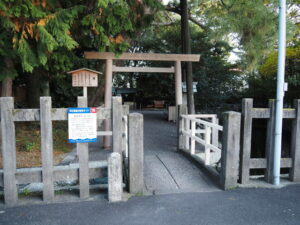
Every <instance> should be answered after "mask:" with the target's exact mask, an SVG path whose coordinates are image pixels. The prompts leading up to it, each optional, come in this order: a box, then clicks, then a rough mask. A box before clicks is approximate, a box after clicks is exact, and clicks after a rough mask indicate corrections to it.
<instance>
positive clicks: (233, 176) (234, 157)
mask: <svg viewBox="0 0 300 225" xmlns="http://www.w3.org/2000/svg"><path fill="white" fill-rule="evenodd" d="M223 117H224V126H223V132H224V133H223V145H222V146H223V148H222V157H221V165H222V168H221V174H220V182H221V186H222V188H223V189H224V190H227V189H231V188H235V187H236V186H237V181H238V177H239V155H240V130H241V114H240V113H237V112H225V113H224V114H223Z"/></svg>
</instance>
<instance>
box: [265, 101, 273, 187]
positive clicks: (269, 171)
mask: <svg viewBox="0 0 300 225" xmlns="http://www.w3.org/2000/svg"><path fill="white" fill-rule="evenodd" d="M269 109H270V118H269V120H268V126H267V141H266V158H267V168H266V171H265V179H266V181H267V182H268V183H272V181H273V164H274V148H273V143H274V141H273V139H274V132H275V100H274V99H270V100H269Z"/></svg>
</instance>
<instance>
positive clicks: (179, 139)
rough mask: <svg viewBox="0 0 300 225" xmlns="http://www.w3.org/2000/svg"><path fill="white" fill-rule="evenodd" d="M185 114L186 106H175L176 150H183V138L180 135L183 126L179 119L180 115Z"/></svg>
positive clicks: (182, 121)
mask: <svg viewBox="0 0 300 225" xmlns="http://www.w3.org/2000/svg"><path fill="white" fill-rule="evenodd" d="M185 114H187V107H186V105H178V106H177V150H178V151H179V150H181V149H184V136H183V135H182V130H183V128H184V127H183V126H184V120H183V119H182V118H181V115H185Z"/></svg>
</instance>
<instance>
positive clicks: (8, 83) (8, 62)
mask: <svg viewBox="0 0 300 225" xmlns="http://www.w3.org/2000/svg"><path fill="white" fill-rule="evenodd" d="M4 63H5V66H6V67H7V70H13V69H14V62H13V61H12V59H10V58H5V59H4ZM12 88H13V79H12V78H11V77H8V76H7V77H5V78H4V80H3V81H2V91H1V96H2V97H10V96H12V95H13V91H12Z"/></svg>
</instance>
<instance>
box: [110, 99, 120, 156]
mask: <svg viewBox="0 0 300 225" xmlns="http://www.w3.org/2000/svg"><path fill="white" fill-rule="evenodd" d="M112 125H113V129H112V130H113V151H114V152H119V153H120V154H122V98H121V97H113V107H112Z"/></svg>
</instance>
